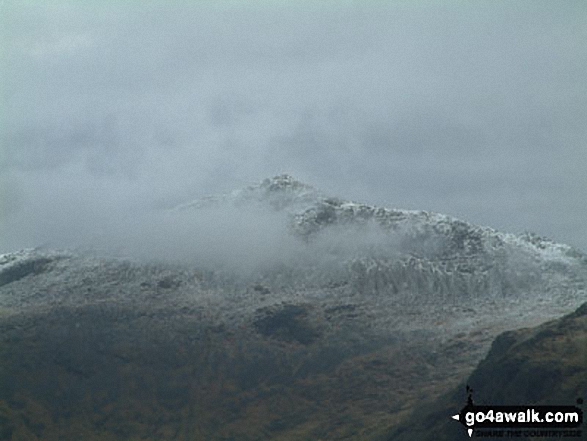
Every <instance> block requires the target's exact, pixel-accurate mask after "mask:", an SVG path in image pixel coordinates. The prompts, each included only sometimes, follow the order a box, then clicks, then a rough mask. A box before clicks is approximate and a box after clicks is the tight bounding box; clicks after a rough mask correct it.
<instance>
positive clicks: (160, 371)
mask: <svg viewBox="0 0 587 441" xmlns="http://www.w3.org/2000/svg"><path fill="white" fill-rule="evenodd" d="M235 215H236V217H235ZM165 216H166V217H167V218H168V219H171V221H172V223H171V225H186V222H187V223H188V224H190V223H191V222H194V223H195V225H196V226H198V225H199V224H198V222H200V220H201V219H203V218H205V219H207V222H208V220H209V219H212V220H213V222H212V223H213V224H216V223H221V222H222V221H223V220H224V219H225V218H226V217H227V216H232V218H236V219H237V222H242V223H245V222H248V223H249V224H250V225H252V226H253V229H260V228H262V227H263V228H265V229H266V230H267V231H269V230H270V229H271V228H273V230H271V231H275V228H274V227H275V225H277V226H278V227H279V226H282V225H283V227H284V230H283V231H282V232H281V231H280V234H279V235H276V236H275V237H279V238H280V241H281V242H279V244H278V245H279V246H278V247H277V250H278V252H277V253H274V254H272V256H271V258H270V259H264V258H259V253H257V255H256V256H253V253H251V254H250V257H248V256H249V255H248V254H247V255H246V256H245V258H243V259H240V257H239V259H235V258H234V256H230V257H231V259H228V260H227V261H222V260H217V259H216V260H215V259H206V257H209V255H208V254H206V252H204V254H203V255H197V254H195V255H193V256H191V257H190V259H191V260H183V261H180V262H177V261H176V262H173V263H170V262H161V261H157V256H156V255H155V256H153V259H152V260H151V261H149V262H147V263H145V262H142V261H137V260H133V259H120V258H118V259H114V258H105V257H98V256H95V255H88V254H83V253H80V252H73V251H51V250H40V249H38V250H23V251H18V252H14V253H8V254H4V255H2V256H0V439H7V440H10V439H13V440H16V439H26V440H62V439H65V440H70V439H71V440H73V439H76V440H77V439H84V440H131V439H137V440H138V439H141V440H161V439H166V440H167V439H169V440H200V439H201V440H225V441H228V440H259V439H273V440H284V441H285V440H300V439H308V440H319V439H328V440H336V439H357V440H359V439H361V440H364V439H373V440H376V439H386V438H387V437H388V436H389V433H390V431H391V430H392V429H393V428H394V427H396V426H397V425H398V424H399V423H400V421H402V420H403V419H404V418H405V417H406V416H407V415H409V413H410V410H411V409H412V408H413V406H414V405H417V404H419V403H421V402H423V401H424V400H430V399H433V398H435V397H438V396H440V395H441V394H442V393H446V392H447V391H448V390H450V389H451V388H453V387H456V385H458V384H459V383H460V382H461V381H462V380H463V378H466V376H467V375H469V374H470V373H471V372H472V370H473V369H474V368H475V366H476V365H477V364H478V362H479V361H480V360H481V359H483V357H484V356H485V355H486V353H487V351H488V349H489V347H490V345H491V342H492V341H493V339H494V338H495V337H496V336H497V335H499V334H501V333H502V332H503V331H506V330H511V329H516V328H519V327H523V326H530V325H537V324H538V323H541V322H543V321H545V320H548V319H552V318H555V317H558V316H560V315H562V314H564V313H568V312H570V311H571V310H573V309H574V308H576V307H577V306H578V305H579V304H580V303H581V302H582V301H585V300H587V293H586V291H585V286H586V282H587V259H586V258H585V256H584V255H582V254H581V253H579V252H578V251H576V250H573V249H572V248H571V247H568V246H566V245H561V244H556V243H553V242H551V241H548V240H545V239H542V238H538V237H536V236H532V235H523V236H516V235H512V234H505V233H500V232H497V231H495V230H492V229H490V228H484V227H476V226H473V225H470V224H468V223H466V222H463V221H459V220H457V219H454V218H451V217H449V216H444V215H439V214H434V213H427V212H414V211H404V210H396V209H387V208H377V207H371V206H368V205H364V204H358V203H353V202H346V201H342V200H339V199H336V198H329V197H326V196H323V195H322V194H321V193H320V192H318V191H317V190H315V189H313V188H312V187H310V186H307V185H305V184H302V183H300V182H298V181H295V180H294V179H293V178H291V177H289V176H278V177H275V178H273V179H267V180H265V181H263V182H262V183H260V184H259V185H254V186H251V187H248V188H246V189H244V190H240V191H236V192H234V193H231V194H229V195H223V196H218V197H212V198H207V199H204V200H199V201H195V202H193V203H190V204H186V205H184V206H182V207H178V208H177V209H175V210H172V211H170V212H168V213H166V214H165ZM265 219H273V220H272V221H271V223H270V224H268V223H265ZM275 219H277V220H276V221H274V220H275ZM282 221H283V222H282ZM208 223H209V222H208ZM202 225H204V224H202ZM231 225H235V224H234V223H233V224H231ZM282 233H283V235H282ZM198 240H200V236H198V234H197V233H196V234H194V243H193V244H189V245H190V248H194V249H196V250H200V249H205V246H204V245H209V243H203V242H198ZM230 240H231V241H239V240H241V238H240V237H239V236H238V235H235V236H231V237H230ZM225 245H226V244H225V243H223V246H225ZM247 246H251V245H250V243H247ZM236 247H237V244H236V243H235V249H236ZM229 251H230V250H227V254H231V253H229ZM261 254H262V253H261ZM192 257H193V259H192ZM216 257H217V256H216ZM261 257H262V256H261ZM235 260H236V263H237V265H235ZM240 260H247V262H246V263H247V264H248V265H246V268H247V270H246V271H242V270H241V268H239V265H238V264H239V263H240ZM209 261H212V262H213V264H210V263H209Z"/></svg>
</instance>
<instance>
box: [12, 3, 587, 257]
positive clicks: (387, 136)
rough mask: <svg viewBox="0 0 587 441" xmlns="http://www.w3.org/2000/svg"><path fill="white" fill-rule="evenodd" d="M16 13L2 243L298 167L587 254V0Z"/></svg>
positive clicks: (110, 222) (107, 6)
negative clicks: (586, 1) (586, 77)
mask: <svg viewBox="0 0 587 441" xmlns="http://www.w3.org/2000/svg"><path fill="white" fill-rule="evenodd" d="M0 8H2V11H1V15H2V16H3V17H4V19H3V22H2V23H1V25H2V26H1V27H2V28H3V34H2V36H1V38H2V40H3V41H5V42H6V44H5V45H3V46H4V49H3V52H2V54H1V56H2V59H1V64H0V69H1V70H0V75H1V78H2V82H3V84H4V87H3V88H4V90H3V92H2V95H1V100H2V101H1V104H0V110H1V112H0V114H1V124H2V131H1V132H0V143H1V154H0V203H1V212H0V215H1V218H0V219H1V224H0V225H1V227H2V231H1V234H0V252H1V251H8V250H10V249H14V248H20V247H24V246H31V245H36V244H40V243H45V242H51V243H65V244H69V243H71V242H82V243H83V241H84V238H85V237H88V236H90V235H94V234H98V233H97V230H99V229H100V228H102V229H106V230H107V232H108V231H114V230H120V229H124V228H126V227H125V226H124V225H126V224H124V223H123V222H121V223H120V224H119V223H117V219H121V217H124V216H122V215H121V213H133V212H135V213H139V212H147V211H148V210H150V209H155V208H161V207H168V206H173V205H175V204H177V203H180V202H183V201H186V200H189V199H191V198H194V197H197V196H200V195H204V194H207V193H216V192H222V191H227V190H231V189H233V188H239V187H242V186H244V185H248V184H250V183H253V182H257V181H259V180H261V179H263V178H264V177H267V176H272V175H276V174H279V173H282V172H287V173H290V174H293V175H294V176H295V177H296V178H298V179H301V180H303V181H306V182H308V183H310V184H313V185H315V186H317V187H319V188H321V189H323V190H324V191H325V192H326V193H333V194H337V195H340V196H342V197H345V198H351V199H355V200H360V201H366V202H372V203H378V204H382V205H383V204H384V205H389V206H396V207H400V208H414V209H425V210H433V211H438V212H444V213H447V214H452V215H455V216H457V217H461V218H464V219H466V220H469V221H471V222H474V223H478V224H483V225H490V226H494V227H497V228H500V229H505V230H511V231H514V232H519V231H522V230H524V229H529V230H534V231H536V232H537V233H539V234H543V235H547V236H551V237H552V238H554V239H556V240H558V241H563V242H567V243H569V244H571V245H574V246H577V247H579V248H582V249H583V250H587V222H585V219H586V218H587V205H586V204H585V203H584V195H585V194H586V192H587V174H586V173H585V169H587V145H586V141H585V140H586V139H587V128H586V126H585V124H584V122H585V120H587V88H586V87H585V81H584V72H585V70H586V68H587V53H586V52H585V50H584V42H585V41H587V28H586V27H585V26H584V23H585V19H587V8H586V7H585V5H584V2H581V1H574V2H573V1H570V2H565V3H564V4H559V3H555V2H541V1H531V2H524V1H520V2H495V1H492V2H474V3H464V2H453V3H447V2H443V3H442V5H441V4H440V2H420V3H416V2H395V3H393V4H392V3H391V2H390V4H383V3H375V2H369V3H368V4H364V2H356V3H355V2H330V1H326V2H320V3H317V2H316V3H310V2H302V3H299V4H297V5H296V6H291V5H285V4H280V3H277V2H274V3H271V2H258V3H255V2H251V3H247V5H242V4H240V3H235V2H198V3H197V5H192V4H191V3H188V2H185V3H184V2H175V3H171V4H170V3H169V2H158V1H151V2H141V3H137V2H123V3H115V2H105V3H101V4H98V3H93V4H92V5H89V4H87V5H86V4H81V3H79V2H66V1H56V2H44V3H43V4H40V3H38V2H15V1H5V2H3V4H2V6H0ZM133 210H134V211H133ZM141 210H142V211H141ZM100 234H102V233H100Z"/></svg>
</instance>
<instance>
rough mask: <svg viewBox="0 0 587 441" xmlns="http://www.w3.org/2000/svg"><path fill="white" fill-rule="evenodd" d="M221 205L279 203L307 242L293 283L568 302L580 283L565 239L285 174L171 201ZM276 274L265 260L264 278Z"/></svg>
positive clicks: (582, 278)
mask: <svg viewBox="0 0 587 441" xmlns="http://www.w3.org/2000/svg"><path fill="white" fill-rule="evenodd" d="M223 205H224V206H233V207H244V206H246V207H251V206H253V207H257V208H258V209H259V210H263V209H266V210H271V211H277V212H284V213H285V215H286V216H287V217H288V221H289V227H290V233H291V234H292V235H293V236H294V237H296V238H298V239H299V240H300V241H303V242H304V243H305V244H306V248H307V250H306V255H305V256H304V259H299V260H298V261H297V263H298V265H299V266H300V267H301V268H303V272H302V273H299V272H296V271H294V272H295V274H296V278H295V279H288V280H287V282H288V283H292V284H295V283H296V282H300V281H301V280H303V281H304V283H305V284H308V283H310V284H311V283H312V282H314V283H317V284H320V283H323V284H324V283H329V284H330V285H339V286H342V285H346V284H348V285H349V286H350V288H351V289H352V291H353V292H360V293H363V294H372V295H373V294H376V295H381V296H393V297H395V299H396V300H398V299H400V298H401V299H404V300H412V301H417V302H424V301H425V302H430V301H431V302H433V303H435V302H436V300H440V301H442V302H446V301H458V302H466V301H474V302H480V301H488V300H495V299H503V298H509V299H514V298H520V297H527V296H531V297H532V298H534V299H542V298H549V299H552V298H553V297H557V296H559V297H560V300H561V301H562V302H565V301H569V302H572V303H574V302H575V301H576V300H577V298H581V297H583V296H584V295H585V292H586V291H585V288H586V281H587V256H585V255H584V254H582V253H580V252H579V251H578V250H576V249H574V248H572V247H570V246H568V245H563V244H558V243H554V242H553V241H550V240H548V239H546V238H541V237H539V236H537V235H534V234H532V233H525V234H522V235H515V234H511V233H502V232H499V231H496V230H494V229H492V228H489V227H480V226H475V225H471V224H469V223H467V222H464V221H462V220H459V219H456V218H454V217H451V216H447V215H443V214H438V213H432V212H426V211H413V210H401V209H392V208H383V207H374V206H371V205H367V204H361V203H356V202H350V201H344V200H342V199H339V198H335V197H328V196H326V195H324V194H322V193H321V192H320V191H318V190H316V189H314V188H313V187H311V186H309V185H306V184H304V183H301V182H299V181H297V180H295V179H294V178H292V177H291V176H289V175H281V176H276V177H274V178H271V179H265V180H264V181H262V182H261V183H260V184H258V185H253V186H250V187H247V188H245V189H242V190H238V191H235V192H232V193H229V194H226V195H221V196H217V197H211V198H206V199H201V200H197V201H194V202H192V203H189V204H184V205H182V206H180V207H178V208H176V210H180V211H184V210H195V212H194V216H197V215H198V210H205V209H206V208H210V207H219V206H223ZM302 254H304V253H303V252H302ZM317 255H318V256H319V257H317ZM318 261H319V262H320V263H325V262H328V263H329V265H325V266H322V265H319V264H318ZM288 271H290V272H291V271H292V269H291V268H289V269H288ZM278 275H279V271H276V269H275V268H271V274H267V275H266V278H267V279H268V283H271V279H272V278H273V279H275V278H276V277H277V276H278Z"/></svg>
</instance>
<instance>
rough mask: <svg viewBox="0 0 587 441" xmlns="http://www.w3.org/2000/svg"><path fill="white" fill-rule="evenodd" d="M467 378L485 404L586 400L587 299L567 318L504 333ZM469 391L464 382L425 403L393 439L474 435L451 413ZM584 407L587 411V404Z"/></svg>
mask: <svg viewBox="0 0 587 441" xmlns="http://www.w3.org/2000/svg"><path fill="white" fill-rule="evenodd" d="M466 384H468V385H470V386H471V387H472V388H473V390H474V395H475V404H479V405H575V404H576V403H577V399H582V400H585V397H587V303H585V304H583V305H582V306H581V307H580V308H578V309H577V310H576V311H575V312H573V313H572V314H569V315H567V316H565V317H563V318H561V319H558V320H553V321H550V322H547V323H545V324H543V325H541V326H537V327H534V328H525V329H521V330H518V331H508V332H505V333H503V334H501V335H499V336H498V337H497V338H496V339H495V340H494V342H493V344H492V345H491V349H490V351H489V353H488V355H487V357H486V358H485V359H483V360H482V361H481V363H480V364H479V366H478V367H477V368H476V369H475V370H474V371H473V373H472V374H471V375H470V376H469V378H468V379H467V380H466ZM465 397H466V395H465V383H463V384H462V385H460V386H459V387H458V388H456V389H455V390H454V391H452V392H450V393H448V394H446V395H445V396H443V397H442V398H440V399H438V400H437V401H435V402H433V403H426V404H423V405H421V406H419V408H418V410H417V414H414V415H412V416H411V417H410V418H409V419H408V420H407V421H406V422H404V423H403V424H402V425H401V426H400V427H398V428H396V429H395V430H393V431H392V434H391V435H390V436H389V438H388V440H389V441H400V440H413V439H419V440H431V441H432V440H447V441H448V440H451V441H452V440H460V439H462V440H465V439H469V437H468V436H467V434H466V432H465V430H464V428H463V427H462V426H461V425H460V424H458V423H456V422H455V421H452V420H451V419H450V418H449V417H450V415H454V414H455V413H457V412H458V411H459V410H460V409H461V408H462V407H463V405H464V404H465V399H464V398H465ZM579 408H582V409H583V412H585V406H584V404H583V405H580V406H579ZM582 432H583V437H581V438H578V439H585V437H586V436H587V434H586V433H585V427H582ZM484 439H503V438H490V437H484ZM517 439H525V440H527V439H534V438H532V437H520V438H517ZM535 439H538V438H535ZM539 439H548V440H550V439H560V438H559V437H552V438H547V437H540V438H539ZM570 439H577V438H570Z"/></svg>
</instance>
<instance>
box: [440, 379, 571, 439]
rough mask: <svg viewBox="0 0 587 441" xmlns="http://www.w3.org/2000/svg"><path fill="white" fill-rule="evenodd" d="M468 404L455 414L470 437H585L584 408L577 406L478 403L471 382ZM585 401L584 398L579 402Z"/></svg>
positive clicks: (453, 417) (468, 391) (468, 390)
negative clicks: (481, 404) (582, 428)
mask: <svg viewBox="0 0 587 441" xmlns="http://www.w3.org/2000/svg"><path fill="white" fill-rule="evenodd" d="M467 395H468V396H467V405H466V406H465V407H463V408H462V409H461V411H460V412H459V413H457V414H456V415H453V416H452V417H451V418H452V419H454V420H456V421H458V422H460V423H461V424H462V425H463V426H465V428H466V430H467V433H468V434H469V437H472V436H473V434H475V437H496V438H499V437H505V438H517V437H525V438H527V437H532V438H547V437H554V438H581V436H582V430H581V425H582V424H583V411H582V410H581V409H580V408H579V407H577V406H477V405H475V404H474V403H473V389H471V388H470V387H469V386H467ZM581 404H583V400H582V399H581V398H579V399H577V405H579V406H580V405H581Z"/></svg>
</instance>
